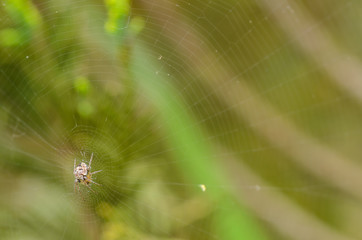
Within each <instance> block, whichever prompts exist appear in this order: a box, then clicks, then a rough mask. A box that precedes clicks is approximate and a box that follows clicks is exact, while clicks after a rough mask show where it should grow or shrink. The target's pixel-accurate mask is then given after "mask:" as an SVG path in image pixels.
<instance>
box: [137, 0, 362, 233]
mask: <svg viewBox="0 0 362 240" xmlns="http://www.w3.org/2000/svg"><path fill="white" fill-rule="evenodd" d="M268 1H269V0H265V2H268ZM272 2H275V1H272ZM142 3H143V6H145V7H146V9H149V10H150V9H152V10H150V14H151V15H152V18H155V19H157V20H158V22H159V24H160V25H161V26H163V28H164V29H172V31H165V32H164V33H165V34H167V36H168V39H169V40H171V41H173V44H174V46H175V47H176V49H177V50H178V52H179V53H180V54H182V56H183V58H184V59H186V60H187V62H188V63H189V66H190V68H189V69H188V70H190V71H193V72H194V74H195V75H197V76H200V78H201V79H207V81H204V82H203V83H204V84H206V85H207V87H208V88H209V89H210V91H211V92H213V93H214V94H215V95H216V96H217V97H218V98H220V100H222V101H224V102H225V103H226V104H227V105H228V106H230V107H231V108H232V109H233V110H234V111H235V113H236V114H237V115H238V117H240V118H242V119H244V120H246V121H247V122H248V123H249V125H250V126H253V129H254V131H255V132H256V133H257V134H258V135H259V136H261V137H263V138H264V139H266V140H268V141H269V142H270V144H272V145H273V146H274V147H275V148H277V149H278V150H280V151H281V152H283V153H285V154H286V155H288V156H289V157H290V159H291V160H293V161H295V162H296V163H297V164H299V165H300V166H302V167H303V168H304V169H306V170H307V171H308V172H310V173H312V174H314V175H315V176H317V177H319V178H320V179H322V180H323V181H325V182H328V183H330V184H331V185H332V186H336V187H338V188H340V189H342V190H343V191H345V192H347V193H348V194H350V195H352V196H355V197H356V198H357V199H359V200H362V189H361V188H360V186H361V182H362V169H361V166H359V165H357V164H355V163H353V162H351V161H349V159H346V158H344V157H343V156H341V155H340V154H339V153H337V152H336V151H334V150H333V149H330V148H328V147H327V146H326V145H324V144H322V143H321V142H319V141H317V140H316V139H314V138H312V137H310V136H308V135H307V134H305V133H304V132H303V131H301V130H300V129H299V128H298V127H297V126H295V125H294V124H293V123H292V122H291V121H289V120H288V119H286V118H284V117H283V114H282V113H281V112H279V111H277V110H276V109H275V108H274V107H273V106H271V105H270V104H269V103H267V102H265V101H264V100H263V99H262V98H261V97H259V95H258V94H257V93H256V92H254V91H253V90H252V89H251V88H250V87H249V86H248V84H247V83H246V81H245V80H243V79H241V77H238V78H235V76H236V75H237V74H236V73H234V72H233V71H231V70H230V69H229V67H228V66H227V65H225V64H224V62H222V61H219V62H218V64H217V65H215V64H214V62H213V61H214V60H215V59H217V56H216V55H215V54H214V52H213V51H210V49H208V48H207V47H206V46H205V44H202V43H203V41H202V37H201V36H199V35H198V34H197V33H196V32H195V30H194V29H193V28H192V27H191V26H190V25H188V24H187V23H186V21H183V20H182V19H181V17H180V15H178V13H177V11H176V10H175V9H174V7H175V4H174V3H172V2H171V1H160V2H158V4H157V5H153V4H151V3H150V2H149V1H146V0H144V1H142ZM157 7H159V8H160V9H158V10H157V9H155V8H157ZM161 10H162V11H168V12H164V13H163V14H157V12H159V11H161ZM284 21H290V19H284ZM308 24H310V25H309V26H313V25H312V23H307V24H306V25H307V26H308ZM288 26H289V25H288ZM302 26H305V25H302ZM304 30H305V29H304ZM298 32H299V31H298ZM295 38H296V39H302V38H298V37H297V36H295ZM316 38H317V40H318V39H323V38H324V37H323V36H320V35H318V36H317V37H316ZM317 40H316V41H317ZM318 41H319V40H318ZM321 41H322V40H321ZM309 44H310V46H309ZM317 44H321V45H323V46H314V44H313V43H308V44H307V47H306V48H307V49H308V52H309V53H310V54H312V53H313V55H318V56H314V58H315V61H316V62H318V63H319V64H321V67H322V66H323V69H325V70H326V71H328V73H329V74H330V75H331V77H333V78H334V79H335V80H336V82H338V83H339V84H341V85H343V87H344V88H345V89H347V90H348V91H351V92H353V94H354V95H356V96H357V97H358V98H359V99H361V100H362V91H361V93H359V92H358V91H356V89H362V88H361V87H360V83H359V82H358V81H357V78H356V77H357V76H362V73H361V74H360V70H359V68H358V66H359V63H358V61H356V60H353V58H350V59H352V61H354V64H352V65H349V66H343V67H342V66H341V67H335V64H337V63H338V59H336V57H335V56H334V57H333V61H335V62H333V63H332V62H331V61H329V57H328V56H330V55H324V56H321V55H323V54H324V53H325V51H327V50H328V49H329V48H330V46H331V43H330V42H328V41H327V42H326V43H320V42H319V43H317ZM325 46H327V47H325ZM313 49H314V50H316V52H313ZM318 49H319V50H318ZM331 53H332V54H336V55H337V54H341V52H340V51H339V50H337V49H333V50H331ZM339 56H340V57H341V59H343V58H345V57H347V56H346V55H343V56H341V55H339ZM348 57H350V56H348ZM341 61H342V60H341ZM341 64H342V65H345V64H343V63H341ZM210 66H213V69H212V71H211V69H210ZM330 68H333V69H330ZM346 69H350V71H347V70H346ZM343 79H350V80H351V81H349V82H347V83H343ZM221 86H222V88H221ZM245 101H247V103H245ZM243 103H244V104H243ZM265 118H266V119H268V122H267V123H265V122H263V121H264V120H265ZM260 122H263V123H262V124H260ZM258 123H259V124H258ZM233 166H237V168H234V169H233V170H234V171H237V173H236V174H238V175H243V176H245V177H246V176H248V177H249V178H250V179H254V181H256V182H258V181H261V180H260V179H258V178H257V177H256V176H255V175H254V174H252V173H251V172H250V171H246V170H245V167H242V166H241V165H234V163H233ZM237 181H238V182H242V181H243V180H242V179H241V178H238V179H237ZM235 194H237V193H236V192H235ZM239 197H240V198H245V199H246V200H247V201H248V205H249V206H250V207H251V208H252V209H254V211H255V212H256V213H257V214H258V215H259V216H261V217H262V218H266V219H268V221H269V222H270V223H271V224H272V225H274V226H275V228H277V229H278V230H279V231H281V232H282V233H283V234H285V235H287V236H289V237H292V238H293V239H306V238H305V237H304V236H303V234H305V231H309V232H310V233H311V234H313V236H315V237H313V238H311V239H346V238H344V237H343V236H341V235H339V234H338V233H336V231H335V230H333V229H332V228H330V227H328V226H327V225H326V224H324V223H322V222H321V221H319V220H317V219H316V218H314V217H312V216H311V215H309V214H308V213H307V212H305V211H303V210H302V209H301V208H299V207H298V206H297V205H295V204H294V203H293V202H292V201H290V200H288V199H286V197H284V196H283V195H281V194H278V193H273V194H267V193H262V196H261V195H259V196H256V195H254V197H252V196H250V200H248V199H247V198H246V196H244V195H242V196H239ZM278 213H279V215H278ZM283 216H284V219H283ZM291 222H293V223H298V224H299V226H292V225H291ZM289 228H290V229H289ZM310 228H313V229H310ZM297 236H299V237H300V238H297Z"/></svg>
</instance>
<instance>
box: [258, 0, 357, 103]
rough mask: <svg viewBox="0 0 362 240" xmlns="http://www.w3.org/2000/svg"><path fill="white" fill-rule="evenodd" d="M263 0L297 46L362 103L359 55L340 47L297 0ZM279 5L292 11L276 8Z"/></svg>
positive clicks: (263, 6) (266, 8)
mask: <svg viewBox="0 0 362 240" xmlns="http://www.w3.org/2000/svg"><path fill="white" fill-rule="evenodd" d="M260 3H262V4H260V6H261V7H262V8H264V9H265V10H266V11H268V12H270V13H271V14H272V17H273V18H274V19H275V20H276V22H277V23H278V24H279V26H281V27H282V28H283V30H284V32H285V33H286V34H287V35H288V36H289V38H290V39H291V41H292V42H293V43H294V44H295V46H296V47H298V48H299V49H301V50H302V51H303V52H304V53H305V55H306V56H307V57H308V58H310V59H312V60H313V61H314V63H315V64H316V65H317V66H318V68H319V69H321V70H324V72H325V73H327V74H328V76H329V77H330V79H331V80H332V81H334V82H335V83H336V84H337V85H338V86H340V87H341V88H342V89H344V90H346V92H348V93H349V94H350V95H351V96H354V97H355V98H356V99H357V100H358V101H359V103H360V104H362V80H361V76H362V62H361V61H360V60H359V59H358V58H357V57H355V56H354V55H352V54H350V53H348V52H346V51H344V50H343V49H341V48H340V47H338V46H337V44H336V43H335V42H334V41H333V38H332V36H331V35H330V34H328V32H327V31H325V28H323V26H320V25H319V24H320V23H319V22H317V21H315V20H314V19H313V18H312V16H311V15H310V14H308V12H307V11H306V10H305V9H303V7H302V6H300V5H298V4H297V3H296V1H284V0H261V1H260ZM276 8H277V9H278V10H279V9H288V10H290V11H276Z"/></svg>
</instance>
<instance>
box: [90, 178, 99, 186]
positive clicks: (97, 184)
mask: <svg viewBox="0 0 362 240" xmlns="http://www.w3.org/2000/svg"><path fill="white" fill-rule="evenodd" d="M88 181H90V182H91V183H94V184H96V185H102V184H99V183H96V182H95V181H93V180H92V179H88Z"/></svg>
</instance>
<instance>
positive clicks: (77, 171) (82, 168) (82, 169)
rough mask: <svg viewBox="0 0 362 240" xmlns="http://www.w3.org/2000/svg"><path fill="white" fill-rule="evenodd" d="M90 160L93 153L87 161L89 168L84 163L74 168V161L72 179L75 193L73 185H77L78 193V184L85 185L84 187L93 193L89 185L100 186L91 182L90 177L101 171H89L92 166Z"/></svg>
mask: <svg viewBox="0 0 362 240" xmlns="http://www.w3.org/2000/svg"><path fill="white" fill-rule="evenodd" d="M92 159H93V153H92V155H91V158H90V160H89V166H88V165H87V164H86V163H84V162H83V161H82V162H81V163H79V164H78V165H77V166H76V162H77V160H76V159H74V172H73V173H74V177H75V180H74V192H75V185H78V192H79V184H80V183H81V184H83V185H85V186H86V187H88V188H89V189H90V190H91V191H92V192H94V191H93V189H92V188H91V187H90V186H89V184H90V183H94V184H97V185H100V184H99V183H96V182H94V181H93V180H92V175H93V174H96V173H99V172H101V171H102V170H98V171H95V172H91V171H90V170H91V165H92Z"/></svg>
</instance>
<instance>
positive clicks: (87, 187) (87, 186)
mask: <svg viewBox="0 0 362 240" xmlns="http://www.w3.org/2000/svg"><path fill="white" fill-rule="evenodd" d="M86 186H87V188H89V190H91V191H92V192H93V193H96V192H95V191H94V190H93V189H92V188H91V187H90V186H88V185H86Z"/></svg>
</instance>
